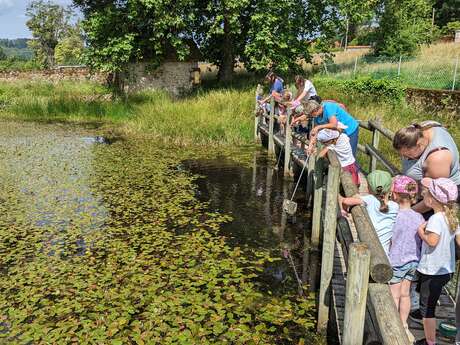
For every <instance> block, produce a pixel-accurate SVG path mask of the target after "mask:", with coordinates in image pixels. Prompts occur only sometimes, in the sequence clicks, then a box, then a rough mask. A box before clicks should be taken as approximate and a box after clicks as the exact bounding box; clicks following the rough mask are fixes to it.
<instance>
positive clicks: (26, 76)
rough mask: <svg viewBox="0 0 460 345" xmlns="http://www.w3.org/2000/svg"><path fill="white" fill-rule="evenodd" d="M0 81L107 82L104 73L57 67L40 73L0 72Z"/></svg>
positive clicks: (85, 69) (81, 68) (80, 68)
mask: <svg viewBox="0 0 460 345" xmlns="http://www.w3.org/2000/svg"><path fill="white" fill-rule="evenodd" d="M0 80H8V81H15V80H30V81H51V82H59V81H63V80H70V81H85V80H90V81H94V82H97V83H100V84H105V83H106V82H107V75H106V74H105V73H91V71H90V70H89V68H87V67H57V68H53V69H49V70H41V71H27V72H21V71H9V72H0Z"/></svg>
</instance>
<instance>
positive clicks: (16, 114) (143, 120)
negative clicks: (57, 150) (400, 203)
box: [0, 75, 460, 161]
mask: <svg viewBox="0 0 460 345" xmlns="http://www.w3.org/2000/svg"><path fill="white" fill-rule="evenodd" d="M316 80H317V81H319V79H316ZM313 81H314V82H315V79H313ZM256 82H257V81H256V80H255V78H254V77H250V76H244V75H240V77H239V78H238V79H237V81H236V82H235V83H234V85H233V86H228V87H222V86H219V85H218V84H216V83H215V82H212V81H210V82H208V83H207V84H206V85H204V87H203V88H201V89H200V90H198V91H196V92H195V93H193V94H191V95H189V96H187V97H184V98H181V99H173V98H171V97H169V96H168V95H167V94H166V93H163V92H153V91H148V92H143V93H138V94H134V95H131V96H129V97H128V98H127V99H117V100H110V99H109V98H108V97H107V96H108V93H109V90H108V89H106V88H105V87H102V86H100V85H97V84H94V83H90V82H60V83H57V84H52V83H47V82H39V81H31V82H19V81H16V82H4V83H2V84H0V117H3V118H9V119H17V120H29V121H47V122H49V121H56V122H61V121H63V122H76V123H82V122H84V123H86V122H97V123H102V124H104V125H106V126H107V127H108V128H115V129H116V130H117V131H116V132H117V133H119V134H121V135H127V136H147V137H153V138H157V139H162V140H164V141H166V142H173V143H174V144H181V145H196V144H198V145H207V146H209V145H214V146H215V145H245V144H250V143H252V135H253V134H252V133H253V127H252V126H253V123H254V121H253V117H252V110H253V106H254V91H255V84H256ZM317 88H318V92H319V94H320V95H321V96H322V97H323V98H324V99H331V98H332V99H336V100H340V101H341V102H343V103H344V104H346V105H347V107H348V109H349V110H350V112H351V114H353V115H354V116H355V117H356V118H358V119H369V118H375V117H380V118H381V119H382V121H383V122H384V124H385V126H386V127H388V128H390V129H392V130H397V129H398V128H400V127H402V126H404V125H407V124H410V123H411V122H414V121H421V120H426V119H436V120H439V121H440V122H442V123H443V124H445V125H447V126H448V127H449V130H450V132H451V133H452V134H453V136H454V138H458V139H460V124H458V121H452V118H451V117H449V115H447V114H435V115H433V114H429V113H426V112H422V111H419V110H416V109H414V108H412V107H411V106H409V105H407V104H406V103H405V102H404V101H401V102H396V103H391V102H387V101H380V102H376V101H372V102H371V101H369V99H366V98H364V97H362V96H360V95H357V94H352V93H344V92H342V91H339V90H338V89H334V87H331V86H330V85H329V86H327V87H325V86H321V83H319V82H318V83H317ZM362 138H364V139H365V140H366V141H368V140H369V136H368V135H366V134H365V133H364V131H362ZM382 142H386V140H384V139H382ZM382 145H383V150H384V152H385V153H386V154H388V155H390V156H392V157H394V158H395V161H396V157H395V156H394V153H393V150H392V149H391V147H390V146H389V144H388V145H387V144H386V143H383V144H382Z"/></svg>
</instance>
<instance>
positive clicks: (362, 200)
mask: <svg viewBox="0 0 460 345" xmlns="http://www.w3.org/2000/svg"><path fill="white" fill-rule="evenodd" d="M391 182H392V181H391V175H390V174H389V173H388V172H386V171H382V170H375V171H373V172H371V173H370V174H369V175H367V183H368V185H369V192H370V193H371V194H369V195H364V196H361V195H359V194H358V195H356V196H353V197H349V198H340V199H339V202H340V203H341V204H342V205H343V206H345V207H346V208H347V207H350V206H355V205H364V206H365V207H366V210H367V213H368V214H369V218H370V219H371V222H372V225H374V229H375V232H376V233H377V236H378V238H379V240H380V243H381V244H382V247H383V250H384V251H385V253H387V255H388V250H389V247H390V241H391V236H392V234H393V225H394V223H395V220H396V216H397V214H398V209H399V206H398V204H397V203H395V202H394V201H390V200H389V197H390V189H391Z"/></svg>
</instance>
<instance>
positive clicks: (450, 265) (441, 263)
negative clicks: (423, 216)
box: [417, 212, 460, 276]
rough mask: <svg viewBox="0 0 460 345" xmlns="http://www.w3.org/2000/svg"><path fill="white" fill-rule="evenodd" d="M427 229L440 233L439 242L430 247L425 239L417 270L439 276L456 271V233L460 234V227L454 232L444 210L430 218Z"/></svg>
mask: <svg viewBox="0 0 460 345" xmlns="http://www.w3.org/2000/svg"><path fill="white" fill-rule="evenodd" d="M426 231H430V232H433V233H435V234H438V235H439V242H438V244H437V245H436V246H435V247H430V246H429V245H428V244H426V243H425V241H423V243H422V252H421V259H420V263H419V264H418V268H417V270H418V271H419V272H420V273H423V274H427V275H431V276H437V275H441V274H449V273H454V272H455V241H454V238H455V235H458V234H460V229H457V231H456V232H455V234H454V233H452V232H451V231H450V230H449V226H448V225H447V220H446V218H445V215H444V212H438V213H435V214H433V215H432V216H431V217H430V219H428V224H427V225H426Z"/></svg>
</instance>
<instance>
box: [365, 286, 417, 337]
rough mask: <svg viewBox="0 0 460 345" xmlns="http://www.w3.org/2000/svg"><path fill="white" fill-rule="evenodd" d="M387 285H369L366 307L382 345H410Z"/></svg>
mask: <svg viewBox="0 0 460 345" xmlns="http://www.w3.org/2000/svg"><path fill="white" fill-rule="evenodd" d="M392 299H393V297H392V296H391V291H390V287H389V286H388V284H377V283H373V284H369V290H368V299H367V306H368V308H369V309H370V311H371V314H372V316H373V317H372V319H373V320H375V321H376V323H377V329H378V330H379V331H380V338H381V341H382V344H383V345H410V344H411V343H410V342H409V339H408V337H407V334H406V331H405V330H404V326H403V324H402V322H401V318H400V317H399V313H398V311H397V310H396V305H395V304H394V302H393V300H392Z"/></svg>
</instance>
